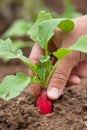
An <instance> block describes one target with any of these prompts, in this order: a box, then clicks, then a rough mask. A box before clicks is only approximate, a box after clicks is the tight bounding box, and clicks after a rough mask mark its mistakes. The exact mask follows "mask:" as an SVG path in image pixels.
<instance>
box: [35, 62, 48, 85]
mask: <svg viewBox="0 0 87 130" xmlns="http://www.w3.org/2000/svg"><path fill="white" fill-rule="evenodd" d="M37 75H38V77H39V79H40V81H41V84H42V87H43V86H44V83H45V77H46V68H45V67H44V64H39V65H38V69H37Z"/></svg>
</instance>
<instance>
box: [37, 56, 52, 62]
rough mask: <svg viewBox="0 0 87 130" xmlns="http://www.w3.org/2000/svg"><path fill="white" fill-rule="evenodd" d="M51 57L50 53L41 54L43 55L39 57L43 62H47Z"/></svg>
mask: <svg viewBox="0 0 87 130" xmlns="http://www.w3.org/2000/svg"><path fill="white" fill-rule="evenodd" d="M49 59H50V56H49V55H47V56H43V55H41V56H40V57H39V60H40V62H41V63H44V62H47V61H48V60H49Z"/></svg>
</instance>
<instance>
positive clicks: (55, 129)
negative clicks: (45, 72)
mask: <svg viewBox="0 0 87 130" xmlns="http://www.w3.org/2000/svg"><path fill="white" fill-rule="evenodd" d="M0 64H1V65H0V81H1V79H2V78H3V77H4V76H5V75H7V74H15V73H16V72H19V71H22V72H24V73H26V74H28V70H27V69H26V67H25V66H24V65H22V64H21V63H20V62H19V61H11V62H8V63H3V62H1V63H0ZM35 129H36V130H87V79H83V80H82V83H81V85H80V86H78V87H76V86H73V87H71V88H66V89H65V90H64V93H63V94H62V95H61V97H60V98H59V99H58V100H57V101H55V102H54V103H53V112H52V113H50V114H47V115H41V114H40V113H39V111H38V109H37V108H36V107H35V97H33V95H31V94H30V88H29V86H28V87H27V88H26V89H25V90H24V91H23V92H22V94H21V95H20V96H18V97H16V98H15V99H12V100H10V101H8V102H5V101H3V100H2V99H0V130H35Z"/></svg>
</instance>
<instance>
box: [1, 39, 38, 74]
mask: <svg viewBox="0 0 87 130" xmlns="http://www.w3.org/2000/svg"><path fill="white" fill-rule="evenodd" d="M0 57H1V58H3V59H6V60H10V59H15V58H17V59H20V60H21V61H22V62H23V63H24V64H25V65H27V66H28V67H29V68H30V69H31V70H32V71H33V72H35V69H36V66H35V65H33V64H32V63H31V61H30V60H29V59H28V58H26V57H25V56H24V55H23V52H22V51H21V49H18V50H14V48H13V46H12V42H11V40H10V39H7V40H0Z"/></svg>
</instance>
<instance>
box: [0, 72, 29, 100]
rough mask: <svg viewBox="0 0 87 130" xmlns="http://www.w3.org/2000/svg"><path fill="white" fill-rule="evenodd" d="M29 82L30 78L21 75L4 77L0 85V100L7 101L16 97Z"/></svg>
mask: <svg viewBox="0 0 87 130" xmlns="http://www.w3.org/2000/svg"><path fill="white" fill-rule="evenodd" d="M30 81H31V80H30V77H28V76H26V75H25V74H23V73H17V74H16V75H10V76H6V77H5V78H4V79H3V81H2V83H1V84H0V98H2V99H3V100H9V99H12V98H14V97H16V96H18V95H19V94H20V93H21V92H22V91H23V89H24V88H25V87H26V86H27V85H28V84H29V83H30Z"/></svg>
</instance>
